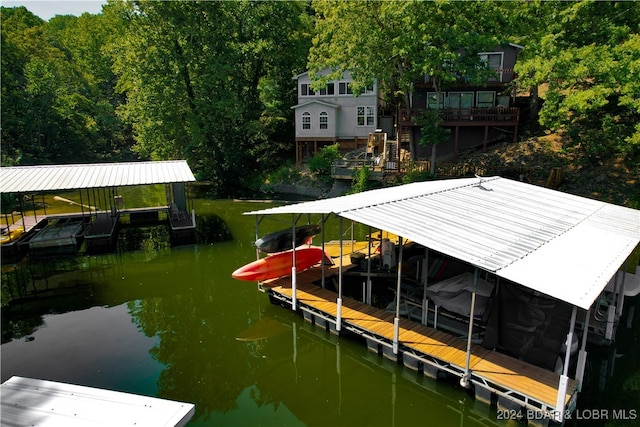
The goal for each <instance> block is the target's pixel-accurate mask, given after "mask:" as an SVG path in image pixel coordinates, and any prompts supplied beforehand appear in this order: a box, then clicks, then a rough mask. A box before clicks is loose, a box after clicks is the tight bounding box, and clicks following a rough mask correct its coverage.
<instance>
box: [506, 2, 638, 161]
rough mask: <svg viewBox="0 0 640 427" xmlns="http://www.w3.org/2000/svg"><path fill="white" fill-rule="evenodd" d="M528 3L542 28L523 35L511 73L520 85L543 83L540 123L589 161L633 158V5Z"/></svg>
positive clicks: (635, 135) (635, 12)
mask: <svg viewBox="0 0 640 427" xmlns="http://www.w3.org/2000/svg"><path fill="white" fill-rule="evenodd" d="M530 7H532V8H533V10H530V11H529V13H528V14H527V16H529V17H530V18H532V17H533V16H534V13H535V14H538V15H540V16H542V19H543V21H542V22H537V23H536V24H537V25H540V26H541V27H542V28H544V31H540V32H539V33H537V34H536V37H530V41H529V42H528V45H527V49H526V50H528V53H527V56H526V57H524V58H523V60H522V61H519V62H518V64H517V68H516V71H517V72H518V74H519V76H520V78H519V80H520V82H521V84H523V85H525V86H537V85H543V84H544V85H546V86H548V90H547V93H546V97H545V102H544V106H543V108H542V110H541V112H540V122H541V124H542V125H544V126H546V127H548V128H550V129H553V130H564V131H566V134H567V136H569V138H570V140H571V142H572V145H573V146H574V147H575V148H577V149H578V150H580V152H581V153H582V154H583V155H584V157H585V158H586V159H587V160H589V161H592V162H593V161H601V160H603V159H607V158H615V157H617V156H619V155H622V156H626V157H627V158H628V159H633V158H635V159H637V158H638V157H640V125H639V124H638V123H640V78H639V73H640V4H639V3H637V2H608V1H607V2H592V1H580V2H566V3H565V2H559V3H555V2H553V3H550V4H546V3H545V2H543V3H542V4H539V5H538V4H534V5H531V6H530ZM536 12H537V13H536ZM529 36H531V34H529Z"/></svg>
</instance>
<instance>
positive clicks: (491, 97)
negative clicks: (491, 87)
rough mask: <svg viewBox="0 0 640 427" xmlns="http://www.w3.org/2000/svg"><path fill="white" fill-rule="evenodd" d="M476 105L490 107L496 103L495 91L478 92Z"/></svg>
mask: <svg viewBox="0 0 640 427" xmlns="http://www.w3.org/2000/svg"><path fill="white" fill-rule="evenodd" d="M476 105H477V106H478V108H491V107H493V106H494V105H496V93H495V92H478V94H477V100H476Z"/></svg>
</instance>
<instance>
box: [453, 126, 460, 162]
mask: <svg viewBox="0 0 640 427" xmlns="http://www.w3.org/2000/svg"><path fill="white" fill-rule="evenodd" d="M459 130H460V126H458V125H456V132H455V138H454V139H453V160H458V134H459V132H458V131H459Z"/></svg>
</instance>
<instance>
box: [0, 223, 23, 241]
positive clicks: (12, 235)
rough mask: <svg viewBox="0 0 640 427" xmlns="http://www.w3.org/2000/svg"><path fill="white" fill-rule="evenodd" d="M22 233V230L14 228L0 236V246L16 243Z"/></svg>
mask: <svg viewBox="0 0 640 427" xmlns="http://www.w3.org/2000/svg"><path fill="white" fill-rule="evenodd" d="M22 233H24V228H22V227H16V228H14V229H13V230H11V231H9V232H5V233H2V236H0V245H4V244H5V243H11V242H14V241H16V240H17V239H18V238H19V237H20V236H21V235H22Z"/></svg>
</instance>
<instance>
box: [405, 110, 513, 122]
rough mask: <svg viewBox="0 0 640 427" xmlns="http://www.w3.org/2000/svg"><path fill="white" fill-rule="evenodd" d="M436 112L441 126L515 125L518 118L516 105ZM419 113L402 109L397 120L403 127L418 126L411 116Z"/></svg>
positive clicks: (419, 112) (418, 111)
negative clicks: (440, 120)
mask: <svg viewBox="0 0 640 427" xmlns="http://www.w3.org/2000/svg"><path fill="white" fill-rule="evenodd" d="M438 114H439V116H440V118H441V119H442V125H443V126H499V125H504V126H516V125H517V124H518V120H519V119H520V109H519V108H517V107H506V108H505V107H493V108H477V107H474V108H443V109H441V110H439V112H438ZM421 115H422V110H415V109H414V110H412V109H402V110H400V116H399V117H398V122H399V124H400V126H403V127H405V126H419V125H418V124H416V123H415V122H414V120H413V118H414V117H420V116H421Z"/></svg>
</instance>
